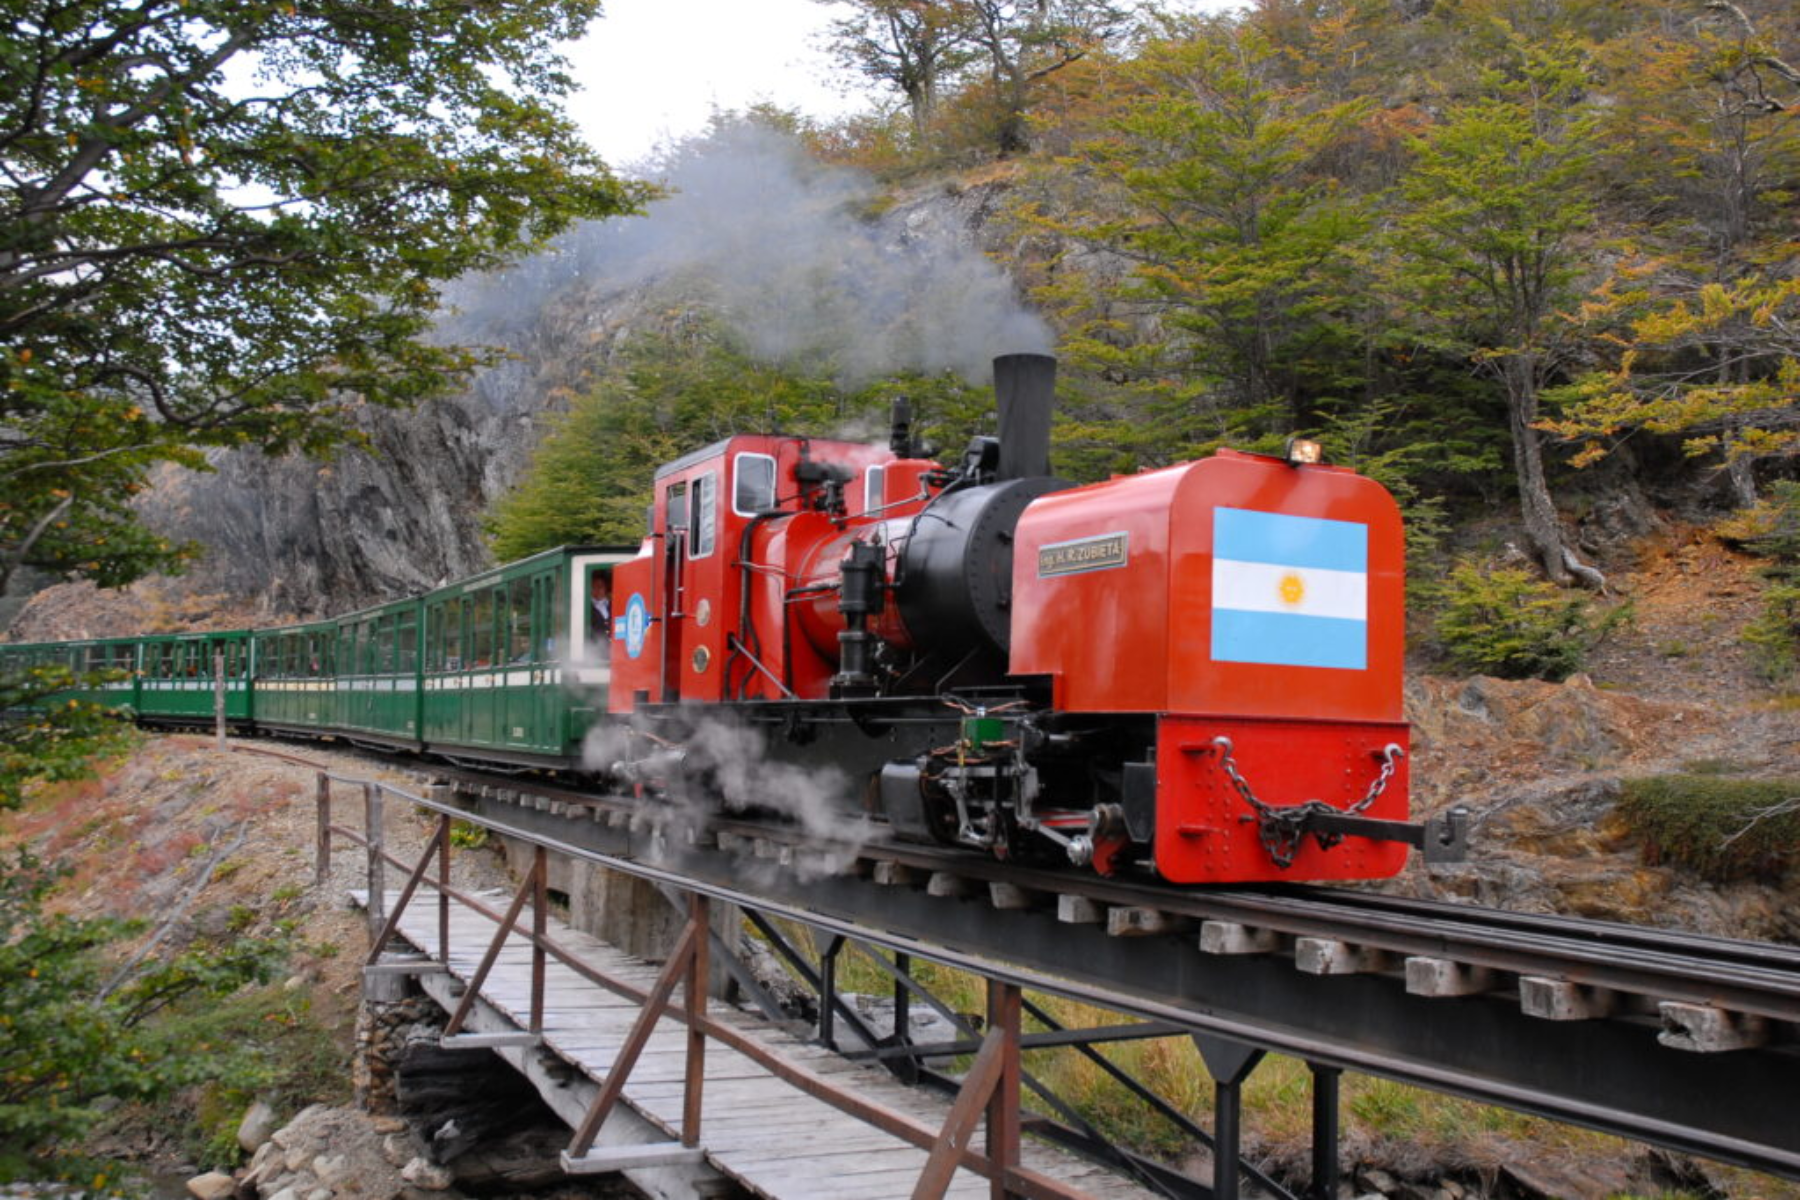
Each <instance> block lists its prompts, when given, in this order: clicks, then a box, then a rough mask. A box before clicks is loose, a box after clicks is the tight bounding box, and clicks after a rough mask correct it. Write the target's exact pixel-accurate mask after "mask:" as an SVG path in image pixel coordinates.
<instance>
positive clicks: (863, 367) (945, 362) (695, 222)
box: [514, 125, 1051, 383]
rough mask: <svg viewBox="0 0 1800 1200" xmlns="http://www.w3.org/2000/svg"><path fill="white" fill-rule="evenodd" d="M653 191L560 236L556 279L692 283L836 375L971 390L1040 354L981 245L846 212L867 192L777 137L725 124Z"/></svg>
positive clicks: (731, 316) (767, 349)
mask: <svg viewBox="0 0 1800 1200" xmlns="http://www.w3.org/2000/svg"><path fill="white" fill-rule="evenodd" d="M663 182H664V183H666V184H667V186H668V187H669V188H670V189H671V194H670V195H669V196H668V197H666V198H665V199H662V200H659V201H656V202H655V203H654V204H652V205H650V207H649V209H648V211H647V213H646V215H645V216H643V217H625V218H619V219H616V220H611V221H606V222H602V223H598V224H595V225H591V226H588V227H586V228H585V229H583V230H581V231H579V232H578V233H576V234H575V235H573V236H572V237H570V238H569V239H566V240H565V243H564V245H563V246H562V248H561V255H562V256H564V261H563V262H562V263H561V264H560V265H561V267H562V268H563V270H564V271H569V270H572V271H576V272H579V273H580V274H581V275H582V276H584V277H587V278H588V279H589V280H590V281H594V280H597V281H598V282H600V283H601V284H602V285H604V286H606V287H608V288H609V289H610V288H613V287H617V288H619V289H628V288H634V287H644V286H649V285H653V284H660V283H677V284H682V285H692V286H695V287H697V288H701V289H704V290H705V292H706V294H708V295H709V297H710V299H711V301H712V303H713V304H714V305H715V306H716V307H717V310H718V312H719V314H720V316H721V317H722V319H723V320H725V321H726V322H727V324H728V325H729V326H730V328H732V329H733V330H734V331H735V332H736V333H737V334H738V335H739V336H741V337H742V338H743V339H744V341H745V343H746V344H747V346H748V347H749V349H750V350H751V352H752V353H754V354H755V355H757V356H758V357H760V358H762V359H764V360H766V361H770V362H785V361H792V360H795V359H799V358H811V357H824V358H827V359H829V360H830V361H832V362H833V363H834V364H835V365H836V368H837V371H838V374H839V375H840V376H841V377H842V378H844V379H846V380H848V381H860V380H864V379H869V378H873V377H875V376H879V375H885V374H891V373H893V372H895V371H899V370H904V369H908V368H911V369H916V370H921V371H927V372H930V371H939V370H953V371H956V372H958V373H960V374H962V375H963V376H964V377H965V378H967V379H968V380H970V381H971V382H973V383H980V382H983V381H985V380H986V379H987V378H988V375H989V371H990V364H991V362H992V360H993V358H994V356H995V355H998V354H1009V353H1016V352H1035V353H1045V352H1048V350H1049V349H1050V346H1051V335H1050V330H1049V327H1048V326H1047V325H1046V324H1045V323H1044V321H1043V320H1042V319H1041V318H1040V317H1038V316H1037V315H1036V314H1035V313H1033V312H1031V311H1030V310H1029V309H1027V308H1026V307H1024V306H1023V305H1022V304H1021V303H1020V300H1019V298H1018V295H1017V293H1016V291H1015V289H1014V287H1013V284H1012V281H1011V280H1010V279H1009V278H1008V277H1007V275H1006V273H1005V272H1004V271H1002V270H1001V269H1000V268H999V267H997V266H995V265H994V264H993V263H992V262H990V261H989V260H988V259H987V258H986V257H985V256H984V255H983V254H982V253H981V251H980V250H979V249H978V248H976V247H975V246H973V245H971V244H970V243H969V242H968V241H966V240H965V239H963V238H961V237H959V236H958V235H957V234H956V233H955V232H954V231H953V230H951V229H949V228H947V227H945V225H944V224H942V223H934V222H933V221H932V220H930V218H929V214H927V213H925V212H923V211H922V210H914V211H912V213H911V215H910V216H909V217H906V218H905V219H902V218H900V217H896V216H891V215H890V216H889V217H887V218H884V219H879V220H870V219H865V218H864V217H862V216H860V215H858V214H859V212H866V211H867V209H868V207H869V204H870V202H871V201H872V200H873V199H874V197H875V189H874V186H873V184H872V183H871V182H870V181H869V180H868V179H867V178H866V177H865V176H863V175H862V174H860V173H859V172H855V171H851V170H847V169H843V168H835V167H826V166H822V165H820V164H819V163H817V162H815V161H813V160H812V159H810V158H809V157H808V156H807V153H806V151H805V150H804V149H803V148H802V147H801V146H800V145H799V144H798V143H796V142H795V141H794V140H793V139H791V138H789V137H787V136H785V135H783V134H780V133H777V132H775V131H773V130H770V129H767V128H764V127H761V126H755V125H737V126H732V127H728V128H726V129H723V130H721V131H719V132H718V133H716V134H714V135H713V136H711V137H709V138H707V139H706V140H704V141H700V142H696V143H690V144H688V145H687V146H685V147H683V148H682V149H680V150H679V151H677V152H676V153H675V154H674V155H673V156H672V157H671V159H670V161H669V162H668V163H667V164H666V167H665V169H664V178H663ZM531 273H532V268H531V267H529V266H527V267H526V268H525V270H524V274H531ZM514 298H515V300H516V298H517V297H516V294H515V297H514Z"/></svg>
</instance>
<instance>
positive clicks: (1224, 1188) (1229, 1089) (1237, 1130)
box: [1194, 1033, 1267, 1200]
mask: <svg viewBox="0 0 1800 1200" xmlns="http://www.w3.org/2000/svg"><path fill="white" fill-rule="evenodd" d="M1194 1045H1196V1046H1198V1047H1199V1049H1200V1057H1201V1058H1203V1059H1205V1060H1206V1069H1207V1070H1208V1071H1210V1072H1212V1077H1213V1200H1238V1147H1239V1143H1240V1141H1241V1138H1242V1124H1241V1117H1242V1114H1243V1087H1244V1080H1246V1079H1248V1078H1250V1072H1252V1071H1254V1070H1256V1067H1257V1064H1259V1063H1261V1062H1262V1060H1263V1055H1264V1054H1265V1053H1267V1052H1266V1051H1264V1050H1261V1049H1259V1048H1257V1047H1255V1046H1251V1045H1248V1044H1247V1043H1244V1042H1234V1041H1232V1040H1231V1039H1229V1038H1222V1037H1217V1036H1215V1035H1213V1034H1209V1033H1196V1034H1195V1035H1194Z"/></svg>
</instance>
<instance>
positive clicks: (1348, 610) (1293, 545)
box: [1212, 508, 1369, 671]
mask: <svg viewBox="0 0 1800 1200" xmlns="http://www.w3.org/2000/svg"><path fill="white" fill-rule="evenodd" d="M1212 657H1213V661H1214V662H1242V663H1273V664H1276V665H1278V666H1287V667H1335V668H1338V669H1340V670H1348V671H1361V670H1363V669H1364V668H1366V667H1367V666H1368V665H1369V527H1368V526H1367V525H1363V524H1361V523H1359V522H1355V521H1328V520H1324V519H1322V518H1319V517H1290V516H1285V515H1283V514H1280V513H1267V512H1253V511H1251V510H1250V509H1244V508H1215V509H1214V510H1213V568H1212Z"/></svg>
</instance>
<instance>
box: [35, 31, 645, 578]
mask: <svg viewBox="0 0 1800 1200" xmlns="http://www.w3.org/2000/svg"><path fill="white" fill-rule="evenodd" d="M0 11H3V12H4V14H5V22H6V26H7V28H8V30H9V33H8V35H7V37H6V39H5V41H4V43H0V345H3V347H4V348H3V349H0V582H4V580H5V579H6V578H8V577H10V575H11V574H12V573H13V572H14V571H15V570H17V569H18V568H19V567H20V566H34V567H41V568H44V569H46V570H48V571H50V572H52V573H54V574H57V575H62V576H68V575H78V576H84V577H88V578H92V579H95V580H96V581H98V582H100V583H102V584H107V585H115V584H122V583H124V582H127V581H129V580H130V579H132V578H134V577H136V576H137V575H140V574H142V573H143V572H145V571H147V570H150V569H155V568H163V567H170V566H174V565H178V563H179V561H180V559H181V557H182V553H183V549H182V548H180V547H175V546H171V545H169V544H168V543H166V542H163V541H161V540H160V539H157V538H155V537H154V536H153V535H149V534H147V533H145V532H144V531H143V530H142V528H141V527H140V526H138V524H137V522H136V520H135V515H134V513H133V511H132V509H131V508H130V507H129V505H128V503H127V502H128V500H129V496H130V494H131V493H132V492H133V491H134V490H136V489H137V488H138V487H140V486H141V485H142V481H143V478H144V473H145V471H146V470H147V469H148V467H149V466H150V465H152V464H154V463H157V462H165V461H169V462H176V463H180V464H182V465H185V466H189V467H200V466H203V465H204V457H203V450H204V449H205V448H206V447H212V446H224V445H238V444H246V443H249V444H256V445H260V446H261V447H262V448H263V449H265V450H266V451H267V452H269V453H271V454H278V453H283V452H286V451H289V450H302V451H322V450H326V449H329V448H330V447H331V446H332V445H334V444H336V443H337V442H339V441H340V440H341V439H343V438H344V437H346V436H348V429H349V424H348V422H349V418H350V416H351V411H352V409H353V408H354V407H356V406H357V405H360V404H377V405H400V404H408V403H412V402H415V401H418V400H420V399H422V398H424V397H427V396H430V395H433V394H436V393H438V392H440V391H442V390H444V389H445V388H447V387H450V386H452V385H454V384H455V383H456V382H457V381H458V380H460V379H461V378H463V377H465V376H466V375H467V373H468V372H469V371H470V370H471V369H473V368H474V367H475V366H476V365H477V364H479V363H481V362H483V361H486V359H487V357H488V355H487V353H486V352H485V351H481V350H478V349H473V348H468V347H458V346H451V345H439V344H435V343H434V342H433V341H432V340H431V339H430V338H428V337H427V336H425V335H426V334H427V332H428V330H429V326H430V322H431V318H432V313H433V310H434V308H435V305H436V298H437V287H438V285H439V284H441V283H442V282H444V281H446V280H449V279H452V278H454V277H456V276H458V275H460V274H462V273H464V272H466V271H469V270H473V269H478V268H486V267H493V266H497V265H499V264H501V263H503V262H505V261H508V260H509V259H510V258H512V257H514V256H516V255H517V254H518V253H520V252H521V251H522V250H524V249H526V248H529V247H531V246H532V245H535V244H537V243H539V242H540V241H541V240H542V239H544V238H546V237H547V236H549V235H550V234H553V233H555V232H556V231H558V230H560V229H562V228H563V227H565V226H566V225H567V224H568V223H569V222H571V221H572V220H574V219H576V218H579V217H595V216H603V215H607V214H611V213H616V212H620V211H623V210H625V209H627V208H629V207H630V206H631V205H632V204H633V203H634V202H635V201H636V200H637V199H638V198H639V197H640V196H641V195H642V194H643V193H642V191H641V189H639V188H637V187H636V186H633V185H628V184H625V183H622V182H621V181H619V180H617V179H616V178H614V177H613V176H612V175H611V174H610V173H609V172H608V171H607V170H606V168H605V166H604V164H602V163H601V162H600V161H599V160H598V159H597V158H595V157H594V155H593V153H592V152H591V151H589V150H588V149H587V148H586V147H585V146H583V145H582V143H581V142H580V141H579V139H578V137H577V136H576V134H575V132H574V129H573V127H572V126H571V124H570V123H569V122H568V120H567V119H566V118H565V117H563V116H562V115H561V113H560V111H559V109H558V107H557V104H558V102H559V100H560V98H561V97H562V96H564V95H565V94H566V93H567V92H568V91H569V90H570V88H571V86H572V85H571V82H570V80H569V78H568V77H567V75H566V74H565V73H564V70H563V66H564V64H563V62H562V60H561V59H560V58H559V57H558V56H556V55H555V54H554V53H553V52H552V49H551V48H552V46H553V45H554V44H555V43H556V42H558V41H563V40H566V39H569V38H573V37H575V36H577V35H578V34H579V33H580V32H581V31H582V30H583V29H584V27H585V26H586V25H587V23H588V21H589V20H590V19H591V18H592V17H593V16H594V15H596V13H597V11H598V3H597V0H502V2H499V3H494V4H487V5H462V4H456V5H447V6H446V5H431V4H424V3H419V2H417V0H375V2H374V3H360V2H358V3H349V2H347V0H280V2H276V3H268V2H264V0H0Z"/></svg>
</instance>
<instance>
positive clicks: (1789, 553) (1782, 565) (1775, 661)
mask: <svg viewBox="0 0 1800 1200" xmlns="http://www.w3.org/2000/svg"><path fill="white" fill-rule="evenodd" d="M1714 532H1715V533H1717V534H1718V535H1719V537H1720V538H1722V539H1723V540H1725V541H1727V542H1732V543H1735V544H1737V545H1740V546H1742V547H1743V548H1744V549H1746V550H1748V551H1750V552H1751V553H1752V554H1758V555H1761V556H1762V557H1764V558H1766V559H1768V560H1769V561H1768V565H1767V566H1765V567H1764V568H1763V569H1762V576H1763V578H1764V579H1766V580H1768V581H1769V586H1768V587H1767V588H1766V589H1765V590H1764V592H1763V610H1762V613H1761V615H1760V616H1758V617H1757V618H1756V619H1755V620H1754V621H1752V622H1750V624H1748V625H1746V626H1745V627H1744V632H1743V640H1744V641H1745V642H1747V643H1748V644H1749V645H1750V646H1751V647H1753V648H1754V650H1755V651H1756V652H1757V653H1756V654H1755V655H1754V662H1755V665H1756V669H1757V671H1758V672H1759V673H1760V674H1761V675H1762V676H1763V678H1765V679H1767V680H1768V681H1769V682H1771V683H1780V682H1782V681H1784V680H1786V679H1789V678H1791V677H1792V676H1793V674H1794V670H1795V667H1796V666H1800V483H1795V482H1793V481H1792V480H1784V481H1782V482H1780V483H1777V484H1775V485H1774V486H1773V487H1771V488H1770V489H1769V495H1768V496H1767V497H1766V498H1764V499H1762V500H1759V501H1758V502H1757V503H1756V504H1754V505H1752V506H1751V507H1749V508H1746V509H1742V510H1740V511H1739V512H1737V513H1735V514H1733V515H1732V516H1731V517H1730V518H1728V519H1727V520H1725V521H1721V522H1720V523H1719V524H1718V526H1716V527H1715V528H1714Z"/></svg>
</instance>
